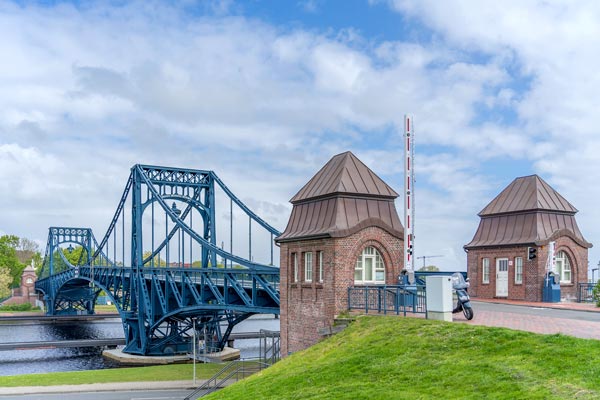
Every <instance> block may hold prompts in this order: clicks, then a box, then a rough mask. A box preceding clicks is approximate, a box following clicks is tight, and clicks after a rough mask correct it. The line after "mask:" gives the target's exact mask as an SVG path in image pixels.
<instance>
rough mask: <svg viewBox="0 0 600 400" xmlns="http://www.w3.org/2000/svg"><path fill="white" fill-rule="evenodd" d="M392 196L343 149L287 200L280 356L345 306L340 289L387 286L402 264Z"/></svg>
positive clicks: (315, 334)
mask: <svg viewBox="0 0 600 400" xmlns="http://www.w3.org/2000/svg"><path fill="white" fill-rule="evenodd" d="M396 197H398V194H397V193H396V192H395V191H394V190H393V189H392V188H390V187H389V186H388V185H387V184H386V183H385V182H384V181H383V180H381V178H379V177H378V176H377V175H375V173H373V171H371V170H370V169H369V168H368V167H367V166H366V165H365V164H363V163H362V162H361V161H360V160H359V159H358V158H356V156H355V155H354V154H352V153H351V152H345V153H342V154H338V155H336V156H334V157H333V158H332V159H331V160H330V161H329V162H328V163H327V164H326V165H325V166H323V168H321V170H319V172H317V174H316V175H315V176H313V177H312V179H311V180H310V181H309V182H308V183H307V184H306V185H304V187H303V188H302V189H300V191H299V192H298V193H297V194H296V195H295V196H294V197H293V198H292V199H291V200H290V202H291V203H292V204H293V209H292V214H291V216H290V219H289V221H288V225H287V227H286V229H285V231H284V232H283V233H282V234H281V235H280V236H279V237H277V239H276V242H277V243H278V244H279V245H280V247H281V251H280V254H281V264H280V265H281V286H280V293H281V354H282V355H283V356H286V355H287V354H289V353H291V352H295V351H299V350H302V349H305V348H307V347H309V346H311V345H313V344H315V343H316V342H317V341H319V339H320V337H321V335H320V333H319V331H320V330H322V329H323V328H328V327H331V326H332V325H333V321H334V318H335V316H337V315H339V314H340V313H342V312H344V311H346V310H347V309H348V304H347V302H348V287H349V286H353V285H361V284H384V283H387V284H395V283H397V277H398V275H399V273H400V271H401V270H402V263H403V256H402V254H403V253H402V252H403V243H404V242H403V227H402V224H401V223H400V219H399V218H398V213H397V212H396V207H395V205H394V199H395V198H396Z"/></svg>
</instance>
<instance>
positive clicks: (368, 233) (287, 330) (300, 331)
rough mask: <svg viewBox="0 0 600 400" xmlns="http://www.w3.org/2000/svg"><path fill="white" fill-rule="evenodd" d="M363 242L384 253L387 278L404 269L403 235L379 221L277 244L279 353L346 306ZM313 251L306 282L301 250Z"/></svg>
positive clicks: (303, 344)
mask: <svg viewBox="0 0 600 400" xmlns="http://www.w3.org/2000/svg"><path fill="white" fill-rule="evenodd" d="M367 246H373V247H375V248H376V249H377V250H378V251H379V253H380V254H381V256H382V257H383V260H384V264H385V268H386V283H388V284H395V283H396V282H397V278H398V275H399V274H400V271H401V270H402V263H403V241H402V240H400V239H398V238H396V237H394V236H392V235H390V234H389V233H387V232H386V231H384V230H383V229H380V228H377V227H368V228H365V229H363V230H361V231H359V232H357V233H355V234H353V235H351V236H348V237H344V238H328V239H316V240H304V241H298V242H287V243H282V244H281V251H280V254H281V262H280V265H281V286H280V294H281V354H282V356H284V357H285V356H287V354H288V353H289V352H295V351H299V350H303V349H305V348H307V347H309V346H311V345H313V344H315V343H316V342H317V341H319V339H320V334H319V329H321V328H326V327H331V326H332V325H333V322H334V318H335V317H336V316H337V315H339V314H340V313H342V312H344V311H346V310H347V309H348V287H350V286H353V285H354V267H355V264H356V259H357V257H358V256H359V255H360V254H361V253H362V251H363V249H364V248H365V247H367ZM307 251H312V252H313V281H312V282H304V256H303V253H304V252H307ZM318 251H323V282H322V283H320V282H318V278H319V268H318V256H317V252H318ZM292 253H296V254H297V255H298V267H299V274H298V275H299V278H300V282H297V283H294V282H292V280H293V265H292Z"/></svg>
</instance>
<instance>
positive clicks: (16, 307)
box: [0, 303, 40, 311]
mask: <svg viewBox="0 0 600 400" xmlns="http://www.w3.org/2000/svg"><path fill="white" fill-rule="evenodd" d="M39 309H40V308H39V307H33V306H32V305H31V304H29V303H25V304H7V305H5V306H0V311H33V310H39Z"/></svg>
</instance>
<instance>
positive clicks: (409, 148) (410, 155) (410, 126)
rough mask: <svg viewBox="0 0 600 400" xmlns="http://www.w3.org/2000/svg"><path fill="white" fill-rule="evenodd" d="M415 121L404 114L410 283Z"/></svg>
mask: <svg viewBox="0 0 600 400" xmlns="http://www.w3.org/2000/svg"><path fill="white" fill-rule="evenodd" d="M413 160H414V123H413V119H412V117H411V116H410V115H405V116H404V269H405V270H406V272H407V273H408V277H409V283H411V284H412V283H413V279H414V278H413V277H414V256H413V255H414V251H415V247H414V246H415V237H414V229H415V202H414V184H415V177H414V168H413Z"/></svg>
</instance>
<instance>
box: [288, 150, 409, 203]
mask: <svg viewBox="0 0 600 400" xmlns="http://www.w3.org/2000/svg"><path fill="white" fill-rule="evenodd" d="M333 194H353V195H363V196H367V197H379V198H390V199H394V198H396V197H398V193H396V192H395V191H394V190H393V189H392V188H391V187H389V186H388V185H387V184H386V183H385V182H384V181H383V180H381V178H380V177H378V176H377V175H375V173H374V172H373V171H371V170H370V169H369V167H367V166H366V165H365V164H363V162H362V161H360V160H359V159H358V158H357V157H356V156H355V155H354V154H352V152H350V151H347V152H345V153H341V154H338V155H336V156H333V158H332V159H331V160H329V162H328V163H327V164H325V165H324V166H323V168H321V169H320V170H319V172H317V173H316V174H315V176H313V177H312V179H311V180H310V181H308V183H307V184H306V185H304V187H302V189H300V191H299V192H298V193H296V195H295V196H294V197H292V199H291V200H290V202H291V203H292V204H296V203H299V202H302V201H305V200H309V199H315V198H321V197H327V196H328V195H333Z"/></svg>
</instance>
